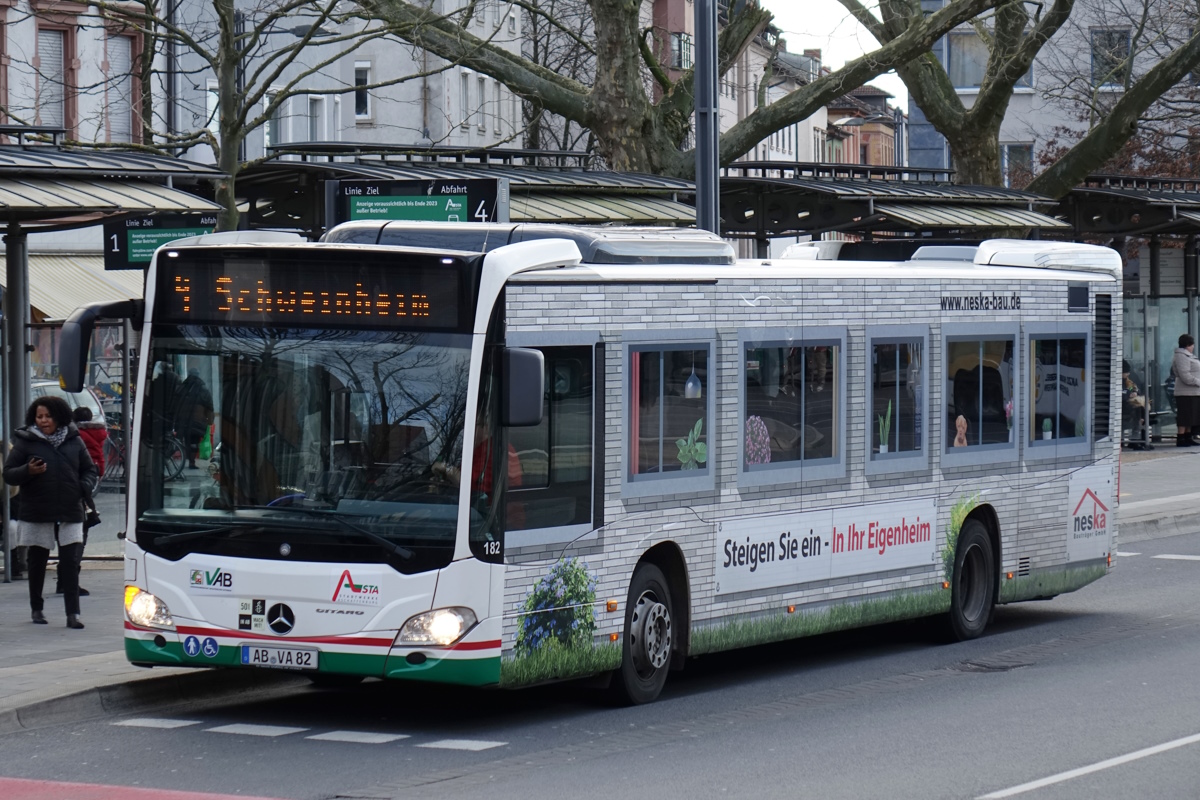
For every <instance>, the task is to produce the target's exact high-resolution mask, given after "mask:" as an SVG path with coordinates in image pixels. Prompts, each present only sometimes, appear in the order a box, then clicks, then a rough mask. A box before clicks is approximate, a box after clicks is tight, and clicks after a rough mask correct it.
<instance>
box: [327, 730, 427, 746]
mask: <svg viewBox="0 0 1200 800" xmlns="http://www.w3.org/2000/svg"><path fill="white" fill-rule="evenodd" d="M304 738H305V739H316V740H317V741H320V742H353V743H354V744H387V743H388V742H394V741H396V740H397V739H407V738H408V734H407V733H366V732H365V731H330V732H329V733H318V734H316V735H314V736H305V737H304Z"/></svg>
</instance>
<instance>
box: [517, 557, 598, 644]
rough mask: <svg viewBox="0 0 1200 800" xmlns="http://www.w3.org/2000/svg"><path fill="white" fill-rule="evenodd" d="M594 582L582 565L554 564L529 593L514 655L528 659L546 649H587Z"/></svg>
mask: <svg viewBox="0 0 1200 800" xmlns="http://www.w3.org/2000/svg"><path fill="white" fill-rule="evenodd" d="M595 602H596V578H595V576H593V575H592V574H591V573H589V572H588V566H587V563H586V562H583V561H580V560H579V559H577V558H568V559H564V560H561V561H557V562H555V564H554V565H553V566H551V567H550V569H549V570H548V571H547V572H546V574H545V576H544V577H543V578H542V579H541V580H540V581H538V582H537V583H536V584H534V585H533V587H532V588H531V589H530V590H529V594H528V595H526V597H525V603H524V605H523V606H522V608H521V610H522V611H523V612H524V613H523V614H522V616H521V620H520V622H518V623H517V633H516V637H515V638H516V651H517V655H519V656H528V655H532V654H533V652H534V651H535V650H538V649H539V648H541V647H544V646H547V645H552V643H553V644H554V645H559V646H562V647H568V648H569V647H577V646H579V647H590V646H591V644H592V636H593V634H594V633H595V631H596V612H595V609H594V608H593V605H594V604H595Z"/></svg>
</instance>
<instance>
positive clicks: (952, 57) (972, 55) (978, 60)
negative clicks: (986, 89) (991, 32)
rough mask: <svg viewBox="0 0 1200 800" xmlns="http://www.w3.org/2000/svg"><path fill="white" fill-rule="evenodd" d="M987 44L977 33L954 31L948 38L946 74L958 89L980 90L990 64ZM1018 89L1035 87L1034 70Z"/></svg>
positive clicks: (1018, 85)
mask: <svg viewBox="0 0 1200 800" xmlns="http://www.w3.org/2000/svg"><path fill="white" fill-rule="evenodd" d="M988 55H989V54H988V48H987V44H986V43H985V42H984V41H983V39H981V38H980V36H979V34H978V33H976V32H975V31H973V30H972V31H954V32H951V33H949V34H947V36H946V72H947V73H948V74H949V76H950V81H951V83H953V84H954V88H956V89H978V88H979V87H980V86H981V85H982V84H983V76H984V74H985V72H986V71H987V63H988ZM1015 85H1016V86H1017V87H1023V88H1029V87H1031V86H1033V68H1032V67H1030V69H1029V71H1027V72H1026V73H1025V74H1024V75H1022V76H1021V77H1020V78H1019V79H1018V80H1017V82H1016V84H1015Z"/></svg>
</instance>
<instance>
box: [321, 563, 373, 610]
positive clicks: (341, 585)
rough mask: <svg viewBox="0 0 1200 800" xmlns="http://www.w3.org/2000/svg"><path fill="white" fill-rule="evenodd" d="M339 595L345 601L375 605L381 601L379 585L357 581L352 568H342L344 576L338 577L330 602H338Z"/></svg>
mask: <svg viewBox="0 0 1200 800" xmlns="http://www.w3.org/2000/svg"><path fill="white" fill-rule="evenodd" d="M339 597H340V598H341V599H342V602H343V603H357V604H358V605H375V604H377V603H378V602H379V587H378V586H377V585H375V584H372V583H355V582H354V578H352V577H351V576H350V570H348V569H347V570H342V576H341V577H340V578H338V582H337V586H335V587H334V589H333V599H332V600H330V602H331V603H336V602H337V601H338V598H339Z"/></svg>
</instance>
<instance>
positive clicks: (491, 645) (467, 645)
mask: <svg viewBox="0 0 1200 800" xmlns="http://www.w3.org/2000/svg"><path fill="white" fill-rule="evenodd" d="M450 649H451V650H498V649H500V640H499V639H493V640H491V641H490V642H459V643H458V644H456V645H454V646H453V647H451V648H450Z"/></svg>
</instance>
